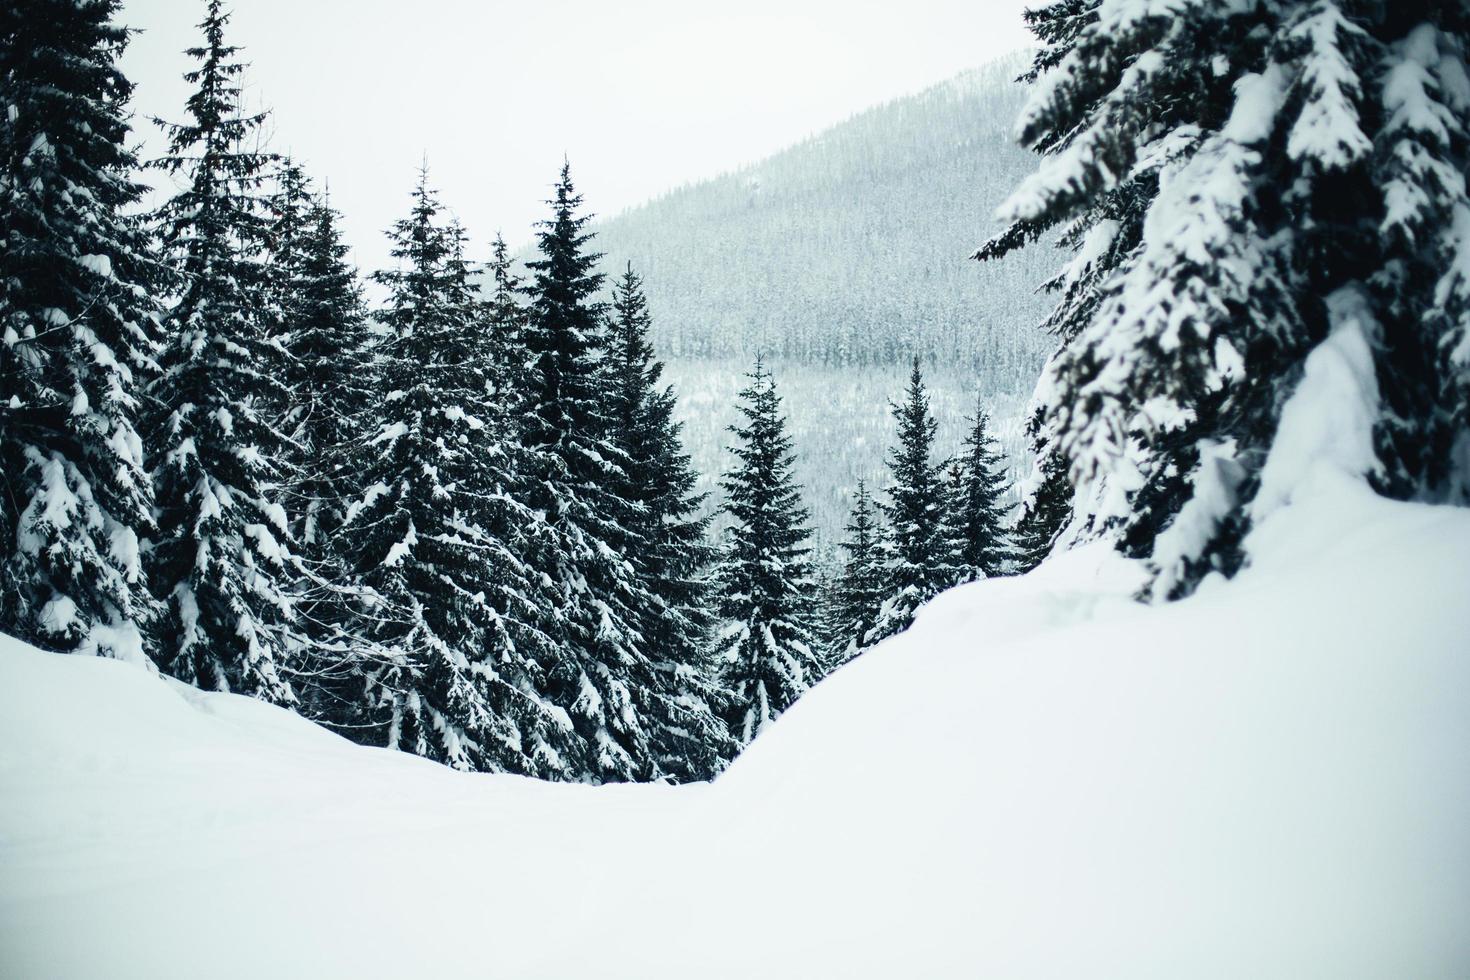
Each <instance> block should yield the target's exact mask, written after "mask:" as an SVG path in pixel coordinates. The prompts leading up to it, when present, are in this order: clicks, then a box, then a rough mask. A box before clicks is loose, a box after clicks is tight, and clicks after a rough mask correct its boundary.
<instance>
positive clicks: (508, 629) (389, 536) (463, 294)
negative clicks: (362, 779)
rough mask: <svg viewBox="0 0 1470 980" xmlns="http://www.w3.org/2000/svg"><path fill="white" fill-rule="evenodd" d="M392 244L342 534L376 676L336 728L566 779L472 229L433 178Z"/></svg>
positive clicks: (446, 757) (525, 518) (486, 765)
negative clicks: (366, 415) (517, 543)
mask: <svg viewBox="0 0 1470 980" xmlns="http://www.w3.org/2000/svg"><path fill="white" fill-rule="evenodd" d="M389 237H390V239H391V240H392V242H393V255H394V257H395V258H396V259H398V261H399V265H398V267H397V268H396V269H392V270H388V271H384V272H380V273H378V274H377V275H376V276H375V278H376V280H377V281H378V282H379V283H381V284H382V285H383V286H384V287H386V288H387V290H388V292H389V300H388V306H387V308H386V309H385V310H384V311H383V312H382V314H381V320H382V323H383V325H384V327H385V328H386V330H387V333H388V335H387V337H386V338H385V339H384V340H383V341H382V343H381V344H380V345H379V346H378V348H377V349H376V350H375V352H374V359H373V377H374V382H375V385H376V387H377V390H378V395H379V400H378V403H377V411H376V423H375V424H374V425H373V426H372V431H371V435H370V437H367V438H365V439H364V440H363V443H364V444H363V447H362V448H363V451H362V452H361V453H360V454H358V455H357V456H356V457H355V461H356V465H357V466H358V467H359V468H360V470H361V475H360V480H361V486H362V488H363V489H362V493H361V496H360V497H359V498H358V499H357V500H356V501H355V502H353V504H352V505H351V506H349V507H348V509H347V511H346V513H345V514H344V515H343V523H342V525H341V527H340V530H339V531H338V535H337V536H338V539H339V540H338V547H339V548H340V549H341V551H342V553H343V554H344V555H346V556H347V559H348V564H349V572H350V574H351V575H352V577H353V580H354V581H355V582H356V583H358V584H359V585H360V586H361V587H363V588H364V589H365V590H367V592H368V595H369V596H370V601H368V602H366V603H364V608H363V609H362V611H361V614H360V616H359V617H358V619H357V622H356V627H355V628H356V632H357V633H358V634H359V636H360V638H361V645H362V647H364V648H365V650H362V651H359V655H358V656H357V657H356V658H355V659H356V660H357V661H359V662H361V663H374V664H376V667H375V668H374V669H372V670H370V671H367V672H365V673H364V674H363V675H362V676H360V677H359V678H358V683H360V685H361V690H360V691H359V692H357V693H356V695H355V696H351V695H350V694H349V695H346V696H344V698H343V705H344V706H345V707H351V708H356V713H355V714H354V715H349V716H347V717H346V718H343V719H341V721H342V722H343V723H344V725H345V726H346V731H347V732H348V733H349V734H351V735H352V736H353V737H355V738H358V739H360V740H362V741H365V742H368V743H373V744H381V745H388V746H390V747H395V748H399V749H402V750H404V751H408V752H413V753H416V754H418V755H423V756H426V757H428V758H431V759H436V760H438V761H441V762H445V763H447V764H449V765H451V766H453V767H455V768H459V769H480V770H493V771H512V772H523V773H529V774H533V775H558V774H561V771H562V770H561V766H562V764H563V761H562V758H561V754H560V752H559V750H558V748H557V746H558V745H559V742H560V740H561V738H562V734H561V731H560V726H559V723H558V719H557V715H556V713H555V712H554V711H553V710H552V709H551V707H550V705H548V704H546V703H545V702H544V701H542V700H541V699H540V698H539V697H537V695H536V694H535V690H536V689H537V687H538V686H539V685H540V684H541V682H542V678H541V676H540V673H539V667H538V665H537V662H536V655H537V654H539V653H541V652H542V649H543V648H544V647H545V645H546V642H545V638H544V637H543V636H541V635H540V634H539V633H537V631H536V628H535V625H534V624H535V620H534V619H530V620H529V623H530V625H529V627H528V625H527V624H528V619H527V617H526V616H525V615H524V614H525V613H526V611H527V610H528V609H535V608H537V607H538V605H539V604H540V603H542V602H544V601H545V600H544V598H543V597H541V596H540V595H539V594H538V593H537V592H536V591H535V583H534V582H533V580H532V579H531V578H530V577H529V575H528V574H525V569H524V566H523V565H522V564H521V562H520V559H519V556H518V554H517V553H516V551H515V549H514V548H512V547H511V546H510V545H509V544H508V543H507V539H506V537H505V536H504V534H505V529H506V527H507V526H510V525H512V524H521V525H530V524H533V523H534V522H535V516H534V515H532V514H530V513H529V512H527V511H525V510H524V509H523V508H517V507H515V505H513V504H512V503H511V502H510V495H509V494H508V493H507V489H508V488H509V487H512V486H514V475H513V472H511V470H512V467H511V460H512V459H513V456H512V453H511V450H510V448H509V446H508V439H509V433H508V431H507V425H506V420H505V417H504V415H503V413H498V412H495V410H494V407H493V405H491V404H489V401H488V399H487V398H486V390H487V386H488V385H489V378H490V375H491V374H492V373H493V360H492V355H491V350H492V348H491V345H490V344H489V343H488V342H487V340H486V339H485V331H484V329H483V326H482V324H481V323H480V322H479V318H478V316H477V313H478V304H477V301H476V298H475V296H474V293H473V290H472V288H471V285H470V270H469V266H468V264H467V262H466V261H465V258H464V240H465V236H464V232H463V231H462V230H461V229H460V228H459V226H458V225H456V224H453V223H450V222H446V221H444V219H443V215H442V209H441V206H440V204H439V202H438V200H437V199H436V198H435V196H434V195H433V193H432V192H431V191H430V190H429V188H428V185H427V175H426V174H421V175H420V179H419V184H418V187H417V189H416V191H415V193H414V200H413V208H412V210H411V212H410V214H409V215H408V216H407V217H406V218H403V219H402V220H400V221H399V222H397V223H396V224H395V225H394V226H393V229H392V230H391V231H390V232H389ZM510 511H514V513H510Z"/></svg>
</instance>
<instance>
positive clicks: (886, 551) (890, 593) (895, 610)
mask: <svg viewBox="0 0 1470 980" xmlns="http://www.w3.org/2000/svg"><path fill="white" fill-rule="evenodd" d="M893 416H894V418H895V419H896V420H897V422H898V443H897V445H896V446H894V447H893V449H892V450H891V451H890V452H889V455H888V470H889V479H890V481H891V484H890V486H889V487H888V490H887V495H888V500H887V501H886V502H884V503H882V504H881V505H880V507H881V509H882V511H883V515H884V517H885V518H886V522H887V525H888V533H887V535H886V536H885V539H884V542H883V587H884V593H885V598H884V601H883V606H882V609H881V611H880V612H879V615H878V622H877V623H876V624H875V625H874V627H873V630H872V633H871V635H870V636H869V642H872V643H876V642H877V641H879V640H882V639H885V638H887V637H889V636H892V635H893V634H895V633H899V632H902V631H903V630H905V629H907V628H908V626H909V624H910V623H912V622H913V619H914V613H916V612H917V611H918V608H919V607H920V606H921V605H923V604H924V603H926V602H928V601H929V600H930V599H932V598H934V596H936V595H937V594H939V593H940V592H941V591H943V590H944V589H946V588H948V587H949V586H950V585H951V584H952V579H953V577H954V572H953V569H952V568H951V567H950V561H949V554H948V549H947V548H946V547H945V534H944V482H943V476H942V471H943V464H942V463H936V462H933V461H932V460H933V455H934V435H935V432H936V431H937V430H938V423H937V422H935V420H934V417H933V416H932V415H931V414H930V412H929V395H928V392H927V391H926V390H925V388H924V375H923V372H922V371H921V370H920V369H919V359H918V358H917V357H915V358H914V361H913V368H912V370H911V372H910V374H909V385H908V391H907V394H906V396H905V398H904V400H903V401H902V402H901V403H898V404H895V405H894V406H893Z"/></svg>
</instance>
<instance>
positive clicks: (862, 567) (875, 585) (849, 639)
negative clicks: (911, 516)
mask: <svg viewBox="0 0 1470 980" xmlns="http://www.w3.org/2000/svg"><path fill="white" fill-rule="evenodd" d="M846 530H847V540H845V541H843V542H842V544H841V548H842V550H843V551H845V552H847V557H846V559H845V561H844V562H843V564H842V570H841V572H840V573H839V575H838V578H837V582H836V587H835V590H834V599H833V603H832V605H833V610H832V612H833V621H832V623H831V631H830V633H829V635H830V636H831V638H832V639H831V642H832V647H831V649H832V656H831V660H832V661H833V662H834V665H835V664H840V663H843V662H845V661H848V660H851V659H852V658H853V657H855V656H857V655H858V653H860V652H861V651H862V650H863V648H864V647H866V646H867V645H868V640H867V637H868V634H869V633H871V632H872V631H873V627H874V626H876V625H877V624H878V611H879V609H880V608H881V607H882V605H883V600H884V597H885V591H884V575H883V565H882V552H881V547H882V542H883V527H882V525H881V524H880V523H879V520H878V511H877V508H876V507H875V506H874V504H873V496H872V494H870V493H869V492H868V488H867V486H866V485H865V484H864V483H863V482H862V481H861V480H859V481H858V488H857V495H856V496H855V497H854V498H853V505H852V518H851V520H849V521H848V522H847V528H846Z"/></svg>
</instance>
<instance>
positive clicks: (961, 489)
mask: <svg viewBox="0 0 1470 980" xmlns="http://www.w3.org/2000/svg"><path fill="white" fill-rule="evenodd" d="M969 422H970V431H969V433H968V434H967V435H966V436H965V444H964V451H963V452H962V453H961V454H960V457H959V458H958V459H956V460H955V461H954V465H953V466H952V468H951V481H950V493H949V508H948V513H947V515H946V517H947V520H946V523H947V524H948V526H949V536H950V541H951V543H950V548H951V552H950V554H951V557H950V564H951V566H952V567H953V568H954V570H955V581H956V582H957V583H958V582H973V581H975V580H976V579H982V578H994V577H996V576H998V575H1006V574H1009V573H1010V571H1011V570H1012V565H1013V563H1014V561H1015V559H1016V553H1015V547H1014V544H1013V543H1012V541H1011V535H1010V531H1009V528H1008V527H1007V525H1006V512H1007V511H1008V510H1009V509H1010V508H1009V507H1008V506H1007V505H1006V503H1005V495H1006V489H1007V487H1006V480H1005V471H1004V465H1003V461H1002V460H1001V456H1000V449H999V448H998V447H997V446H996V444H995V440H994V439H993V438H992V437H991V435H990V417H989V416H988V415H987V414H986V413H985V412H984V410H983V409H979V408H977V409H976V410H975V416H974V417H973V418H971V419H969Z"/></svg>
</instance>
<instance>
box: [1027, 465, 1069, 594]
mask: <svg viewBox="0 0 1470 980" xmlns="http://www.w3.org/2000/svg"><path fill="white" fill-rule="evenodd" d="M1071 517H1072V484H1071V483H1070V482H1068V480H1067V464H1066V461H1065V460H1064V459H1062V458H1061V457H1060V456H1057V455H1050V456H1045V457H1043V458H1042V459H1040V460H1038V462H1037V467H1036V472H1035V473H1034V474H1033V476H1032V484H1031V486H1030V488H1029V491H1023V494H1022V499H1021V516H1020V518H1019V519H1018V520H1017V521H1016V527H1015V530H1014V532H1013V535H1014V538H1015V544H1016V571H1017V572H1029V571H1031V569H1033V568H1035V567H1036V566H1037V565H1040V564H1041V563H1042V562H1043V561H1044V560H1045V559H1046V558H1047V557H1048V556H1049V555H1050V554H1051V552H1052V548H1053V546H1054V545H1055V544H1056V543H1057V539H1058V537H1059V536H1060V535H1061V534H1062V531H1063V529H1064V528H1065V527H1066V525H1067V521H1068V520H1070V519H1071Z"/></svg>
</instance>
